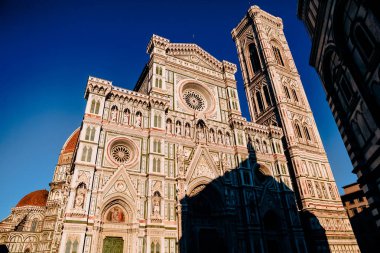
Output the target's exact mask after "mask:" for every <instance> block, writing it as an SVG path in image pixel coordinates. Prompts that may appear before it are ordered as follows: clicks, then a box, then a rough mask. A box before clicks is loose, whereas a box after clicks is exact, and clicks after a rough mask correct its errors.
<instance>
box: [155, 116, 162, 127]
mask: <svg viewBox="0 0 380 253" xmlns="http://www.w3.org/2000/svg"><path fill="white" fill-rule="evenodd" d="M153 126H154V127H159V128H161V115H160V114H158V113H155V114H154V120H153Z"/></svg>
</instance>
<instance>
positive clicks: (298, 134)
mask: <svg viewBox="0 0 380 253" xmlns="http://www.w3.org/2000/svg"><path fill="white" fill-rule="evenodd" d="M294 128H295V130H296V131H295V132H296V137H297V138H302V133H301V128H300V126H299V125H298V123H295V124H294Z"/></svg>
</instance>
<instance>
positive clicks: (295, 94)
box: [292, 89, 298, 102]
mask: <svg viewBox="0 0 380 253" xmlns="http://www.w3.org/2000/svg"><path fill="white" fill-rule="evenodd" d="M292 94H293V98H294V101H296V102H298V96H297V92H296V90H295V89H292Z"/></svg>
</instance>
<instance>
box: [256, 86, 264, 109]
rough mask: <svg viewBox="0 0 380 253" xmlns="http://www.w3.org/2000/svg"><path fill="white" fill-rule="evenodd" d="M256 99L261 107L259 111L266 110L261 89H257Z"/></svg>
mask: <svg viewBox="0 0 380 253" xmlns="http://www.w3.org/2000/svg"><path fill="white" fill-rule="evenodd" d="M256 100H257V105H258V107H259V113H260V112H262V111H264V105H263V99H262V97H261V93H260V91H256Z"/></svg>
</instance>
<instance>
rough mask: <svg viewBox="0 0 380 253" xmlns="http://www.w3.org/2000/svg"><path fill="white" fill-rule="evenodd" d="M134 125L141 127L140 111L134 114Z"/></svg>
mask: <svg viewBox="0 0 380 253" xmlns="http://www.w3.org/2000/svg"><path fill="white" fill-rule="evenodd" d="M136 127H141V113H140V112H138V113H137V114H136Z"/></svg>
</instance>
